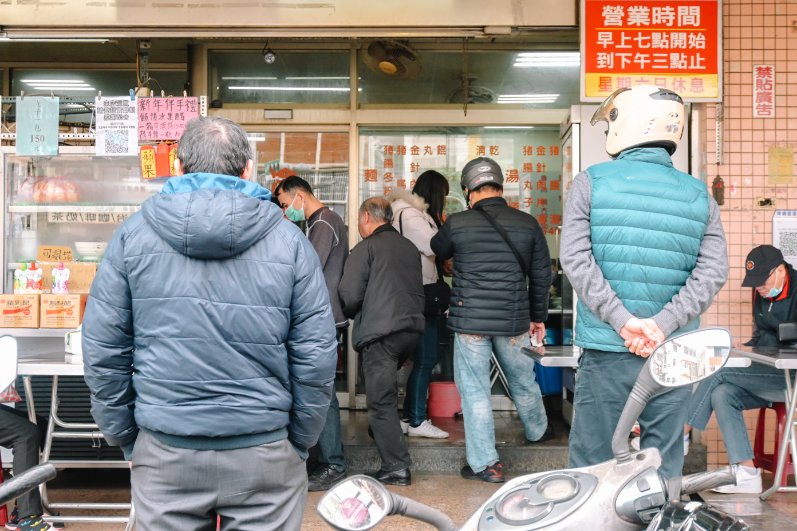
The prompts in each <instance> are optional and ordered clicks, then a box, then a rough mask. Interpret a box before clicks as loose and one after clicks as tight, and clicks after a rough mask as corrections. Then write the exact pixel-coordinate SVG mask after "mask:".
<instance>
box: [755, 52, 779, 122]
mask: <svg viewBox="0 0 797 531" xmlns="http://www.w3.org/2000/svg"><path fill="white" fill-rule="evenodd" d="M774 117H775V65H753V118H774Z"/></svg>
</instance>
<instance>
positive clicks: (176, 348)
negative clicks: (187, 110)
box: [83, 117, 336, 531]
mask: <svg viewBox="0 0 797 531" xmlns="http://www.w3.org/2000/svg"><path fill="white" fill-rule="evenodd" d="M176 167H177V169H178V173H180V174H181V176H180V177H174V178H172V179H170V180H169V181H167V183H166V185H165V186H164V187H163V191H162V192H161V193H160V194H158V195H156V196H154V197H152V198H150V199H149V200H148V201H146V202H145V203H144V205H143V208H142V211H141V212H140V213H138V214H135V215H134V216H132V217H131V218H130V219H128V220H127V221H126V222H125V223H124V225H122V227H121V228H120V229H119V230H118V231H117V232H116V234H114V236H113V238H112V240H111V242H110V244H109V245H108V250H107V252H106V254H105V258H104V260H103V262H102V264H101V267H100V270H99V273H98V274H97V277H96V279H95V281H94V284H93V285H92V288H91V297H90V299H89V303H88V305H87V307H86V314H85V319H84V323H83V355H84V360H85V374H86V382H87V383H88V385H89V388H90V389H91V394H92V414H93V415H94V418H95V419H96V421H97V424H98V425H99V427H100V429H101V430H102V432H103V434H104V435H105V437H106V438H107V439H108V441H109V442H110V443H111V444H115V445H119V446H121V447H122V449H123V450H124V453H125V457H126V458H127V459H131V460H132V463H131V466H132V475H131V484H132V494H133V503H134V504H135V506H136V513H137V514H136V517H137V520H138V529H140V530H142V531H149V530H162V529H206V528H209V527H210V526H211V525H212V524H211V522H212V521H215V516H214V515H216V514H218V515H220V516H221V520H222V522H226V523H225V524H224V525H225V527H229V528H231V529H233V528H234V529H237V530H262V529H299V528H300V526H301V520H302V513H303V509H304V504H305V497H306V489H307V475H306V472H305V465H304V459H305V457H306V455H307V454H306V452H307V449H308V448H309V447H311V446H313V445H314V444H315V442H316V440H317V438H318V434H319V433H320V431H321V428H322V426H323V424H324V419H325V416H326V411H327V408H328V407H329V402H330V398H331V393H332V382H333V379H334V375H335V372H334V371H335V362H336V342H335V324H334V320H333V318H332V312H331V309H330V304H329V298H328V295H327V290H326V289H325V284H324V277H323V274H322V272H321V267H320V264H319V261H318V257H317V255H316V252H315V251H314V250H313V247H312V246H311V245H310V242H309V241H307V239H306V238H305V237H304V235H303V234H302V233H301V231H299V229H297V228H296V227H295V226H294V225H293V224H292V223H290V222H289V221H288V220H285V219H284V218H283V216H282V212H281V211H280V209H279V208H277V207H276V206H275V205H274V204H272V203H271V202H270V201H269V198H270V195H271V194H270V192H269V191H268V190H266V189H264V188H262V187H261V186H259V185H257V184H256V183H254V182H252V181H249V180H248V179H249V177H250V176H252V168H253V163H252V155H251V149H250V147H249V143H248V141H247V138H246V134H245V132H244V131H243V129H242V128H241V127H240V126H238V125H237V124H235V123H233V122H231V121H229V120H226V119H223V118H213V117H211V118H204V119H200V120H195V121H192V122H190V123H189V124H188V127H187V128H186V131H185V133H184V134H183V136H182V138H181V140H180V147H179V150H178V160H177V161H176Z"/></svg>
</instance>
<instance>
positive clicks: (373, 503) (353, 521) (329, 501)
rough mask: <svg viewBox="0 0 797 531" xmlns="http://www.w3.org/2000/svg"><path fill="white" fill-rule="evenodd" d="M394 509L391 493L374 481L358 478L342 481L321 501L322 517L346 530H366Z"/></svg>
mask: <svg viewBox="0 0 797 531" xmlns="http://www.w3.org/2000/svg"><path fill="white" fill-rule="evenodd" d="M392 509H393V498H392V497H391V494H390V491H388V490H387V489H386V488H385V486H384V485H382V484H381V483H380V482H378V481H377V480H375V479H374V478H371V477H368V476H364V475H357V476H351V477H349V478H346V479H345V480H343V481H341V482H340V483H338V484H337V485H335V486H334V487H332V489H330V491H329V492H327V493H326V494H325V495H324V496H323V497H322V498H321V499H320V500H319V501H318V506H317V507H316V510H317V511H318V514H320V515H321V518H323V519H324V520H326V522H327V523H328V524H329V525H331V526H332V527H334V528H335V529H341V530H343V531H365V530H367V529H371V528H372V527H374V526H376V525H377V524H378V523H379V522H381V521H382V519H383V518H384V517H385V516H387V515H388V514H390V511H391V510H392Z"/></svg>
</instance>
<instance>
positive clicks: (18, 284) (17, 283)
mask: <svg viewBox="0 0 797 531" xmlns="http://www.w3.org/2000/svg"><path fill="white" fill-rule="evenodd" d="M17 271H19V278H17ZM27 292H28V264H27V263H26V262H22V263H21V264H19V269H16V270H15V271H14V293H27Z"/></svg>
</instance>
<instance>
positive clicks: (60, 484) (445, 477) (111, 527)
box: [52, 471, 797, 531]
mask: <svg viewBox="0 0 797 531" xmlns="http://www.w3.org/2000/svg"><path fill="white" fill-rule="evenodd" d="M74 472H75V471H67V473H65V474H63V475H62V477H61V479H60V480H58V481H57V482H56V483H55V484H54V486H55V487H56V488H53V489H52V498H53V499H54V500H62V499H66V498H67V497H68V498H69V501H76V500H94V501H96V500H103V501H127V500H129V488H128V485H127V478H126V477H125V475H124V474H123V473H120V471H114V472H101V473H98V474H92V476H93V477H91V478H87V477H84V476H80V477H72V476H73V474H74ZM765 480H766V481H767V482H769V483H771V476H769V475H768V474H767V475H765ZM67 483H69V484H70V485H69V487H68V488H67V487H66V484H67ZM390 488H391V490H393V491H394V492H397V493H399V494H402V495H405V496H409V497H412V498H415V499H417V500H422V501H423V502H424V503H426V504H428V505H431V506H433V507H436V508H438V509H441V510H443V511H444V512H446V513H447V514H448V515H449V516H450V517H451V518H452V519H453V520H454V522H455V523H457V524H462V523H463V522H464V521H465V520H466V519H467V518H468V517H469V516H470V515H471V513H472V512H473V511H474V510H475V509H476V508H477V507H478V506H479V505H480V504H481V503H482V502H483V501H484V500H485V499H487V498H488V497H489V496H490V495H491V494H492V493H493V492H495V490H496V489H497V487H496V486H494V485H489V484H487V483H482V482H475V481H467V480H464V479H462V478H460V477H458V476H457V475H455V474H415V475H414V476H413V484H412V486H410V487H390ZM704 495H705V497H706V498H707V500H708V501H710V502H711V503H713V504H715V505H717V506H718V507H719V508H720V509H723V510H725V511H728V512H730V513H732V514H736V515H740V516H742V517H743V518H744V519H745V521H746V522H747V523H748V524H750V525H752V526H753V527H754V528H755V529H757V530H758V531H786V530H788V529H797V523H795V522H797V494H792V493H785V494H776V495H775V496H773V497H772V498H770V500H768V501H767V502H761V501H759V500H758V498H757V497H756V496H750V495H734V496H731V495H720V494H711V493H705V494H704ZM320 497H321V493H310V495H309V497H308V501H307V506H306V510H305V516H304V523H303V525H302V529H304V530H308V531H315V530H327V529H329V528H328V527H327V526H326V525H325V524H324V523H323V522H322V520H321V519H320V517H318V515H317V513H316V512H315V505H316V503H317V502H318V499H319V498H320ZM123 528H124V526H122V525H119V524H101V523H72V524H69V525H68V526H67V529H68V530H69V531H106V530H108V531H120V530H122V529H123ZM376 529H378V530H385V531H387V530H395V531H399V530H414V529H430V527H428V526H424V525H422V524H420V523H418V522H415V521H412V520H409V519H407V518H403V517H391V518H388V519H387V520H385V521H384V522H383V523H382V524H381V525H380V526H378V527H377V528H376Z"/></svg>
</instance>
